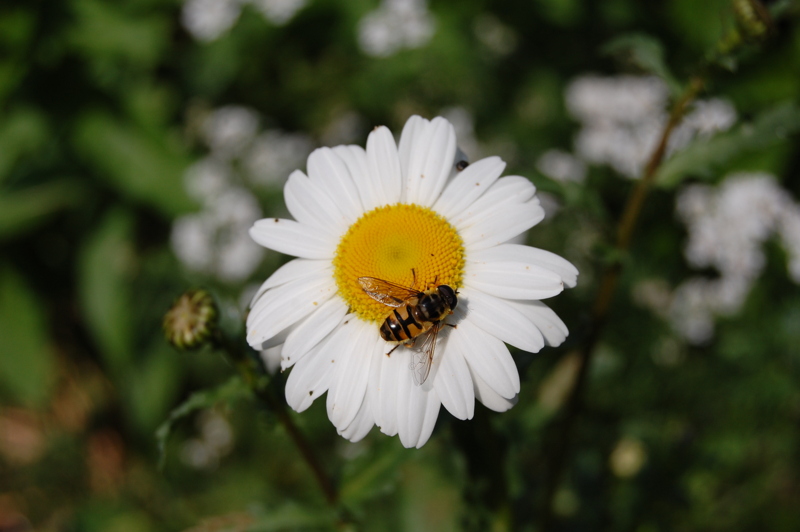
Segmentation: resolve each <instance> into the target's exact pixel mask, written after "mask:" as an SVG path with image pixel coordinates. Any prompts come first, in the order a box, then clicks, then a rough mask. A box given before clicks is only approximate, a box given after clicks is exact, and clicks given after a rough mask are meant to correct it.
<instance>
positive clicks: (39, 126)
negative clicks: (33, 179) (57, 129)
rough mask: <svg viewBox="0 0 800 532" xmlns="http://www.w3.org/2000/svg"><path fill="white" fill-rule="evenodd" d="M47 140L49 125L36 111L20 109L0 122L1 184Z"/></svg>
mask: <svg viewBox="0 0 800 532" xmlns="http://www.w3.org/2000/svg"><path fill="white" fill-rule="evenodd" d="M0 77H2V75H0ZM46 138H47V123H46V121H45V118H44V117H43V116H42V114H41V113H40V112H38V111H36V110H33V109H29V108H22V109H18V110H16V111H13V112H11V113H10V114H9V115H8V116H7V117H4V118H3V120H0V183H2V182H3V180H4V179H5V178H6V177H8V175H9V172H10V170H11V168H12V167H13V165H14V164H16V162H17V161H18V160H19V158H20V157H23V156H25V155H29V154H32V153H34V152H35V151H36V150H38V149H40V147H41V145H42V144H43V143H44V141H45V140H46Z"/></svg>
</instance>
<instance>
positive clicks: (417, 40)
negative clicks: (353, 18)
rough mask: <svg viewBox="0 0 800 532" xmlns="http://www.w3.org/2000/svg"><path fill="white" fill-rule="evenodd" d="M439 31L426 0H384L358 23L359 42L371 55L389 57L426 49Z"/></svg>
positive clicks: (363, 49) (366, 52) (364, 50)
mask: <svg viewBox="0 0 800 532" xmlns="http://www.w3.org/2000/svg"><path fill="white" fill-rule="evenodd" d="M435 29H436V21H435V20H434V18H433V15H431V13H430V12H429V11H428V6H427V2H426V0H383V1H382V3H381V5H380V7H378V9H376V10H374V11H371V12H369V13H367V14H366V15H364V17H363V18H362V19H361V21H360V22H359V23H358V43H359V45H360V46H361V50H362V51H363V52H364V53H365V54H367V55H371V56H374V57H389V56H391V55H394V54H395V53H397V52H399V51H400V50H402V49H403V48H420V47H422V46H425V45H426V44H427V43H428V42H429V41H430V40H431V37H433V34H434V32H435Z"/></svg>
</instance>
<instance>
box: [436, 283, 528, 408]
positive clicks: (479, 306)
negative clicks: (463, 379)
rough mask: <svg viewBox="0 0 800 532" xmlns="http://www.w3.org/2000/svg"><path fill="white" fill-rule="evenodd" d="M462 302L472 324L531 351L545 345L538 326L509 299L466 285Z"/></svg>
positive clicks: (460, 296)
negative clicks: (472, 288) (468, 287)
mask: <svg viewBox="0 0 800 532" xmlns="http://www.w3.org/2000/svg"><path fill="white" fill-rule="evenodd" d="M462 301H463V302H464V305H465V306H466V308H467V313H468V314H469V316H470V320H471V321H472V323H474V324H476V325H477V326H478V327H480V328H481V329H483V330H484V331H486V332H487V333H489V334H492V335H494V336H496V337H498V338H499V339H500V340H502V341H503V342H505V343H507V344H509V345H513V346H514V347H516V348H518V349H522V350H523V351H529V352H531V353H538V352H539V350H540V349H541V348H542V347H544V337H543V336H542V333H541V332H540V331H539V329H538V328H536V327H535V326H533V324H532V323H531V320H530V319H529V318H528V317H527V316H526V315H525V314H523V313H522V312H520V311H519V310H518V309H517V308H516V307H515V306H513V305H511V304H509V302H508V300H507V299H501V298H497V297H494V296H491V295H489V294H485V293H483V292H481V291H480V290H469V289H467V288H463V289H462V290H461V293H460V294H459V301H458V304H459V306H460V305H462ZM442 402H444V401H442Z"/></svg>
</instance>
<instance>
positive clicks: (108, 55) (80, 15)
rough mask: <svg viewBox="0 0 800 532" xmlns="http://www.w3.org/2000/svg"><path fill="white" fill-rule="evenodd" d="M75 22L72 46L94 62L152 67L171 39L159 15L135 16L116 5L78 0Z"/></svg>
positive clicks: (71, 37) (69, 36)
mask: <svg viewBox="0 0 800 532" xmlns="http://www.w3.org/2000/svg"><path fill="white" fill-rule="evenodd" d="M72 5H73V9H74V15H75V22H74V23H73V24H71V25H70V26H69V27H70V31H69V32H68V34H67V38H68V40H69V43H70V44H71V45H72V46H74V47H75V48H77V49H78V50H80V51H81V52H83V53H84V54H85V55H86V56H88V57H90V58H92V59H98V58H101V59H107V60H110V61H118V60H119V59H125V60H128V61H130V62H131V63H133V64H135V65H140V66H152V65H154V64H155V63H157V62H158V60H159V59H160V57H161V55H162V53H163V50H164V48H166V46H167V43H168V39H169V24H168V21H167V20H166V19H165V18H164V17H159V16H157V15H147V16H143V15H139V16H135V15H134V16H132V13H130V12H126V11H124V10H123V9H122V8H121V7H120V6H118V5H116V3H115V2H99V1H97V0H75V1H74V2H72Z"/></svg>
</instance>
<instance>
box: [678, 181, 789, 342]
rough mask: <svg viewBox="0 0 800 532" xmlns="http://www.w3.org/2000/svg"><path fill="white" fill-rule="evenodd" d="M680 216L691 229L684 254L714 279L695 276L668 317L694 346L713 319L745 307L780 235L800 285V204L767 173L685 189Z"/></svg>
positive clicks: (710, 329) (684, 285)
mask: <svg viewBox="0 0 800 532" xmlns="http://www.w3.org/2000/svg"><path fill="white" fill-rule="evenodd" d="M677 212H678V216H679V217H680V218H681V219H682V220H683V221H684V222H685V223H686V225H687V229H688V232H689V242H688V243H687V246H686V250H685V256H686V259H687V261H688V262H689V264H691V265H692V266H694V267H697V268H708V267H711V268H714V269H716V270H717V271H718V272H719V274H720V276H719V277H718V278H715V279H708V278H704V277H693V278H691V279H688V280H687V281H685V282H684V283H682V284H681V285H680V286H678V288H677V289H676V290H675V292H674V293H673V296H672V303H671V305H670V310H669V317H670V319H671V321H672V323H673V325H674V327H675V328H676V330H677V331H678V332H679V333H680V334H681V335H682V336H684V337H685V338H686V339H687V341H689V342H690V343H693V344H702V343H705V342H707V341H709V340H710V339H711V338H712V337H713V334H714V317H715V316H718V315H732V314H734V313H736V312H738V311H739V309H741V307H742V305H743V304H744V302H745V299H746V298H747V295H748V294H749V293H750V289H751V287H752V285H753V283H754V282H755V281H756V279H757V278H758V276H759V275H760V274H761V271H762V270H763V268H764V265H765V257H764V253H763V251H762V249H761V247H762V244H763V243H764V242H765V241H766V240H767V239H768V238H770V237H771V236H772V235H773V234H776V233H777V234H778V235H779V236H780V238H781V241H782V243H783V245H784V247H785V248H786V251H787V254H788V255H789V261H790V263H789V273H790V276H791V278H792V280H793V281H794V282H795V283H798V284H800V205H798V204H796V203H795V202H794V201H793V199H792V197H791V195H790V194H789V193H788V192H787V191H786V190H785V189H783V188H782V187H780V185H778V183H776V181H775V179H774V178H773V177H772V176H770V175H767V174H758V173H756V174H748V173H742V174H734V175H731V176H730V177H728V178H727V179H725V181H723V183H722V184H721V185H720V186H719V187H718V188H713V187H710V186H707V185H691V186H689V187H686V189H685V190H683V192H681V194H680V195H679V197H678V201H677Z"/></svg>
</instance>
